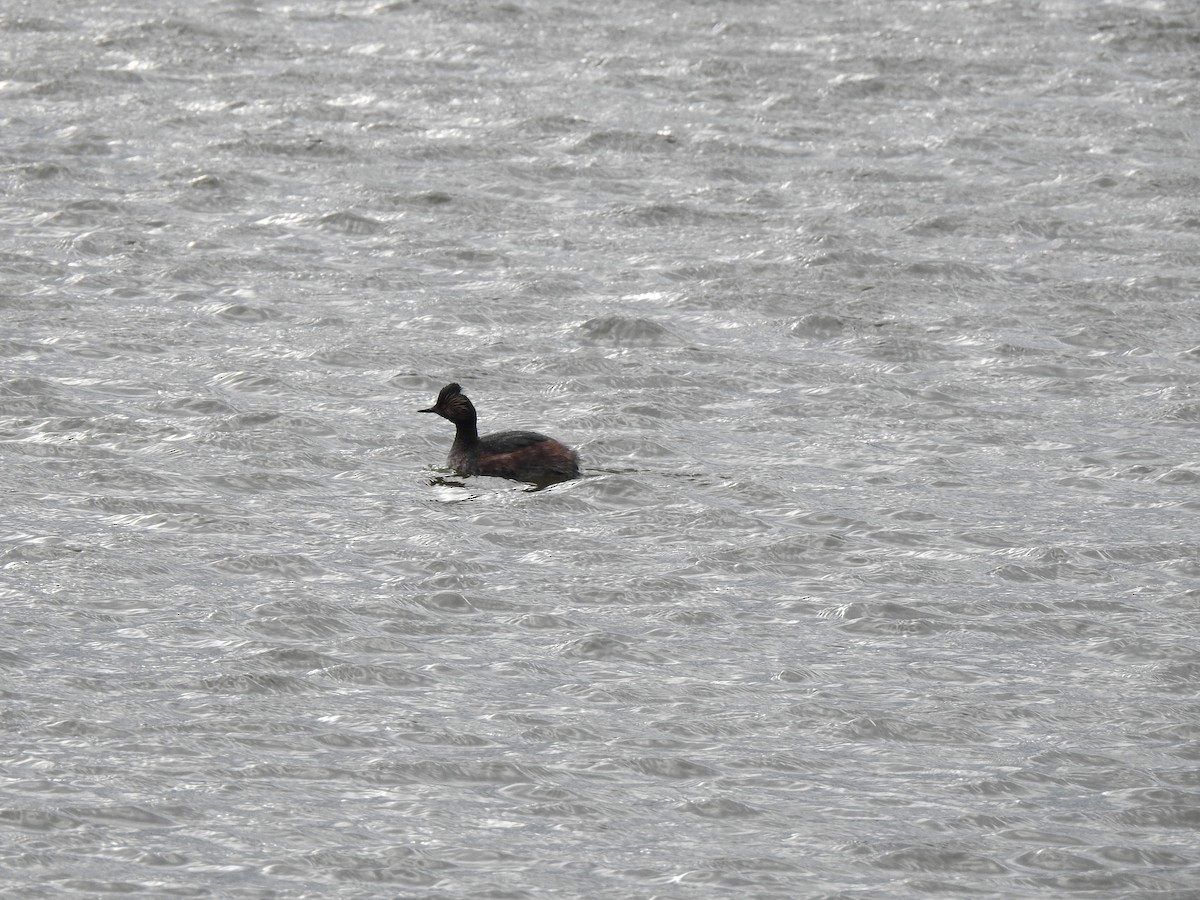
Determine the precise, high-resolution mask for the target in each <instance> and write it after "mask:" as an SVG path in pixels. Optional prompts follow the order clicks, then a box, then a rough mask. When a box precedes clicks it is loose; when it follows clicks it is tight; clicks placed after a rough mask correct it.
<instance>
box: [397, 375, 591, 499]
mask: <svg viewBox="0 0 1200 900" xmlns="http://www.w3.org/2000/svg"><path fill="white" fill-rule="evenodd" d="M417 412H423V413H437V414H438V415H439V416H441V417H442V418H443V419H449V420H450V421H451V422H453V423H454V427H455V428H456V429H457V430H456V431H455V434H454V443H453V444H452V445H451V446H450V457H449V459H447V460H446V464H447V465H448V466H450V468H452V469H454V470H455V471H456V472H458V473H459V474H460V475H495V476H498V477H500V478H511V479H513V480H514V481H529V482H532V483H534V484H542V485H546V484H553V483H554V482H556V481H567V480H568V479H571V478H576V477H578V476H579V456H578V455H577V454H576V453H575V451H574V450H572V449H571V448H570V447H567V446H564V445H563V444H560V443H559V442H558V441H556V440H554V439H553V438H548V437H546V436H545V435H544V434H538V433H537V432H536V431H498V432H496V433H495V434H485V435H484V436H483V437H480V436H479V427H478V425H477V423H476V415H475V407H474V406H472V405H471V401H470V400H468V399H467V396H466V394H464V393H463V392H462V388H461V387H460V386H459V385H457V384H448V385H446V386H445V387H444V388H442V390H441V392H440V393H439V394H438V398H437V402H436V403H435V404H433V406H431V407H429V409H419V410H417Z"/></svg>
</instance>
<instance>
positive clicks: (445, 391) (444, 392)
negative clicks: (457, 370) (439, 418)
mask: <svg viewBox="0 0 1200 900" xmlns="http://www.w3.org/2000/svg"><path fill="white" fill-rule="evenodd" d="M461 393H462V385H460V384H459V383H458V382H453V383H451V384H448V385H446V386H445V387H444V388H442V389H441V391H440V392H439V393H438V398H437V402H438V406H441V405H442V404H443V403H445V402H446V401H447V400H449V399H450V398H451V397H453V396H454V395H455V394H461Z"/></svg>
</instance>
